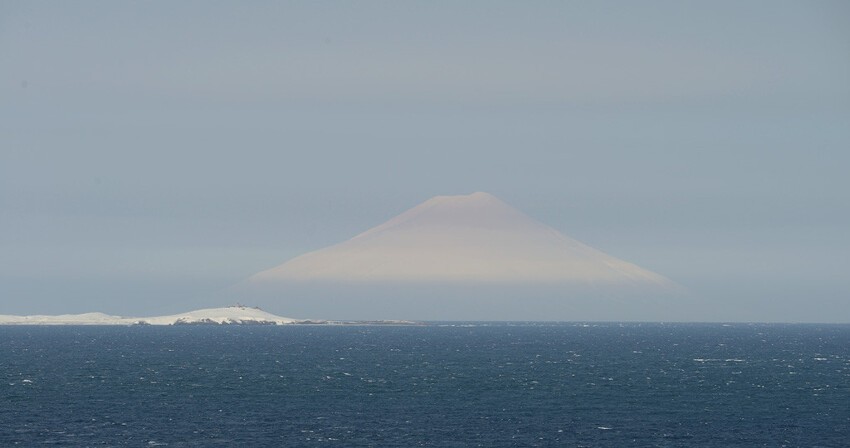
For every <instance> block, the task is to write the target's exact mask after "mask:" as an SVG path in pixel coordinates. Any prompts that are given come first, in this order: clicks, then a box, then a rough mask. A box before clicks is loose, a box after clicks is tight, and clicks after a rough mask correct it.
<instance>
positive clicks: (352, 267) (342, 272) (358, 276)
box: [248, 192, 675, 288]
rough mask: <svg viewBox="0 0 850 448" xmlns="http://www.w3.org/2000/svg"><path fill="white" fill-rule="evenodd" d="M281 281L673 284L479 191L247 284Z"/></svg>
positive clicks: (428, 205)
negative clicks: (564, 233)
mask: <svg viewBox="0 0 850 448" xmlns="http://www.w3.org/2000/svg"><path fill="white" fill-rule="evenodd" d="M280 281H284V282H286V281H329V282H354V283H358V282H367V283H370V282H377V283H380V282H435V283H438V282H446V281H449V282H451V281H472V282H483V283H500V282H502V283H504V282H513V283H515V282H520V283H538V284H539V283H569V284H582V285H608V284H617V285H651V286H653V287H661V288H673V287H675V285H674V284H673V283H672V282H671V281H670V280H668V279H666V278H664V277H662V276H660V275H658V274H656V273H654V272H650V271H648V270H646V269H643V268H640V267H638V266H636V265H634V264H632V263H628V262H626V261H623V260H620V259H617V258H615V257H612V256H610V255H608V254H605V253H603V252H601V251H599V250H596V249H594V248H592V247H589V246H587V245H585V244H582V243H580V242H579V241H576V240H574V239H572V238H570V237H567V236H565V235H563V234H561V233H560V232H558V231H557V230H555V229H553V228H551V227H548V226H546V225H544V224H541V223H539V222H537V221H535V220H533V219H531V218H530V217H528V216H526V215H525V214H523V213H522V212H520V211H518V210H516V209H515V208H513V207H511V206H510V205H508V204H506V203H504V202H503V201H501V200H500V199H498V198H496V197H495V196H493V195H490V194H487V193H482V192H478V193H473V194H470V195H461V196H437V197H435V198H432V199H430V200H428V201H425V202H424V203H422V204H420V205H418V206H416V207H414V208H412V209H410V210H408V211H406V212H404V213H402V214H400V215H398V216H396V217H395V218H392V219H391V220H389V221H387V222H385V223H384V224H381V225H379V226H377V227H374V228H372V229H370V230H368V231H366V232H363V233H361V234H359V235H357V236H355V237H354V238H352V239H350V240H348V241H345V242H343V243H340V244H337V245H335V246H331V247H327V248H324V249H320V250H317V251H315V252H310V253H307V254H304V255H301V256H299V257H296V258H294V259H292V260H290V261H287V262H286V263H283V264H281V265H279V266H277V267H274V268H272V269H269V270H266V271H263V272H260V273H258V274H255V275H254V276H252V277H251V278H249V279H248V284H249V285H256V286H262V285H269V284H273V283H274V282H280Z"/></svg>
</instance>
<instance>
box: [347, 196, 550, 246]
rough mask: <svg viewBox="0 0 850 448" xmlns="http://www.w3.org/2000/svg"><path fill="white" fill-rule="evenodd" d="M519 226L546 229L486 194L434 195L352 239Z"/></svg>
mask: <svg viewBox="0 0 850 448" xmlns="http://www.w3.org/2000/svg"><path fill="white" fill-rule="evenodd" d="M518 227H545V226H543V225H542V224H540V223H537V222H536V221H534V220H532V219H531V218H529V217H528V216H526V215H525V214H523V213H522V212H520V211H519V210H517V209H515V208H513V207H511V206H510V205H508V204H506V203H505V202H503V201H502V200H501V199H499V198H497V197H495V196H493V195H491V194H489V193H482V192H477V193H472V194H468V195H457V196H435V197H433V198H431V199H428V200H427V201H425V202H423V203H421V204H419V205H417V206H416V207H413V208H412V209H410V210H408V211H406V212H404V213H402V214H400V215H398V216H396V217H395V218H393V219H391V220H389V221H387V222H385V223H384V224H381V225H379V226H377V227H375V228H372V229H370V230H368V231H366V232H364V233H362V234H360V235H357V236H356V237H355V238H354V240H359V239H364V238H369V237H372V236H374V235H376V234H378V233H381V232H385V231H389V230H393V231H400V230H411V229H419V230H426V229H431V230H432V231H439V230H440V229H442V230H450V231H454V232H456V231H459V230H460V229H497V228H500V229H509V228H518Z"/></svg>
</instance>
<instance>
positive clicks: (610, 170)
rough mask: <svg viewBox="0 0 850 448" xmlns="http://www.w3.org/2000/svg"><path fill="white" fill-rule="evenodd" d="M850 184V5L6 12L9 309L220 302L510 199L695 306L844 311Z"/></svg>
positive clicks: (2, 14) (91, 7)
mask: <svg viewBox="0 0 850 448" xmlns="http://www.w3.org/2000/svg"><path fill="white" fill-rule="evenodd" d="M848 172H850V2H846V1H834V2H830V1H805V2H803V1H789V2H784V1H775V0H771V1H748V2H740V1H729V2H724V1H712V2H688V1H684V2H683V1H669V2H668V1H665V2H631V1H621V2H544V1H540V2H495V1H486V2H483V1H482V2H462V3H461V2H298V3H289V2H261V1H254V2H212V1H201V2H171V1H159V2H113V1H102V2H90V1H76V2H62V1H55V2H39V1H9V0H6V1H2V2H0V314H11V313H56V312H68V311H75V312H82V311H89V310H100V311H104V312H111V313H137V314H145V313H159V312H166V311H167V312H171V311H185V310H187V309H191V308H193V307H196V306H199V305H218V303H215V304H210V303H209V300H210V299H209V297H211V296H212V295H213V294H214V293H215V292H216V291H219V290H221V289H222V288H225V287H227V286H228V285H231V284H233V283H235V282H238V281H240V280H242V279H244V278H246V277H247V276H249V275H251V274H253V273H255V272H257V271H260V270H263V269H267V268H269V267H271V266H274V265H276V264H279V263H281V262H283V261H285V260H287V259H288V258H291V257H293V256H295V255H298V254H300V253H303V252H306V251H308V250H312V249H316V248H319V247H322V246H326V245H328V244H331V243H336V242H339V241H341V240H344V239H347V238H349V237H351V236H353V235H355V234H357V233H359V232H361V231H363V230H365V229H367V228H369V227H371V226H374V225H376V224H379V223H381V222H383V221H384V220H386V219H388V218H390V217H391V216H393V215H395V214H398V213H399V212H401V211H403V210H405V209H407V208H409V207H412V206H414V205H416V204H418V203H419V202H421V201H423V200H426V199H428V198H430V197H431V196H434V195H438V194H461V193H469V192H473V191H487V192H490V193H492V194H494V195H496V196H498V197H500V198H502V199H503V200H505V201H506V202H508V203H510V204H512V205H514V206H515V207H517V208H519V209H520V210H523V211H525V212H526V213H528V214H529V215H531V216H533V217H534V218H537V219H538V220H540V221H543V222H545V223H547V224H549V225H551V226H553V227H555V228H556V229H558V230H560V231H562V232H564V233H566V234H568V235H570V236H572V237H574V238H577V239H579V240H581V241H584V242H586V243H588V244H590V245H592V246H594V247H597V248H599V249H602V250H604V251H606V252H608V253H610V254H612V255H615V256H617V257H620V258H623V259H625V260H628V261H632V262H634V263H637V264H639V265H641V266H643V267H646V268H649V269H651V270H654V271H656V272H659V273H661V274H664V275H666V276H668V277H670V278H672V279H674V280H676V281H677V282H679V283H681V284H683V285H685V286H687V287H688V288H690V289H691V290H692V291H693V292H694V294H695V296H696V297H698V298H699V299H698V302H697V303H695V305H694V308H693V313H692V314H691V315H689V316H687V318H689V319H697V320H814V321H845V322H847V321H850V278H848V277H850V235H849V234H848V229H850V179H848ZM273 311H278V312H281V313H284V314H285V310H273ZM320 311H322V310H317V314H318V312H320ZM319 317H321V316H319ZM413 317H415V316H413Z"/></svg>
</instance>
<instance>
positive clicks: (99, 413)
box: [0, 323, 850, 447]
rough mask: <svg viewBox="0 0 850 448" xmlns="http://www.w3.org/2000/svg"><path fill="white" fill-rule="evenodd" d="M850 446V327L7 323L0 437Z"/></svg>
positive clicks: (74, 441) (1, 355) (75, 441)
mask: <svg viewBox="0 0 850 448" xmlns="http://www.w3.org/2000/svg"><path fill="white" fill-rule="evenodd" d="M15 445H18V446H41V445H52V446H169V447H185V446H401V447H410V446H485V447H495V446H662V447H678V446H710V447H729V446H746V447H752V446H770V447H776V446H805V447H816V446H824V447H827V446H828V447H846V446H850V326H848V325H779V324H733V325H721V324H576V323H564V324H522V323H517V324H482V323H469V324H456V323H455V324H442V325H441V324H432V325H428V326H422V327H415V326H410V327H381V326H371V327H368V326H362V327H356V326H284V327H265V326H222V327H217V326H183V327H179V326H178V327H0V446H4V447H5V446H15Z"/></svg>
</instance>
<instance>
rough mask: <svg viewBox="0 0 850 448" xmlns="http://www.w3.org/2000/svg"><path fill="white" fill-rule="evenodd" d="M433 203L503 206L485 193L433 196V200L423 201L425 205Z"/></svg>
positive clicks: (494, 197) (498, 200)
mask: <svg viewBox="0 0 850 448" xmlns="http://www.w3.org/2000/svg"><path fill="white" fill-rule="evenodd" d="M428 203H434V204H456V205H466V206H471V207H475V206H488V205H494V204H504V202H502V201H501V200H500V199H499V198H497V197H496V196H493V195H492V194H490V193H485V192H483V191H476V192H475V193H470V194H459V195H449V196H434V197H433V198H431V199H429V200H427V201H425V204H428Z"/></svg>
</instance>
